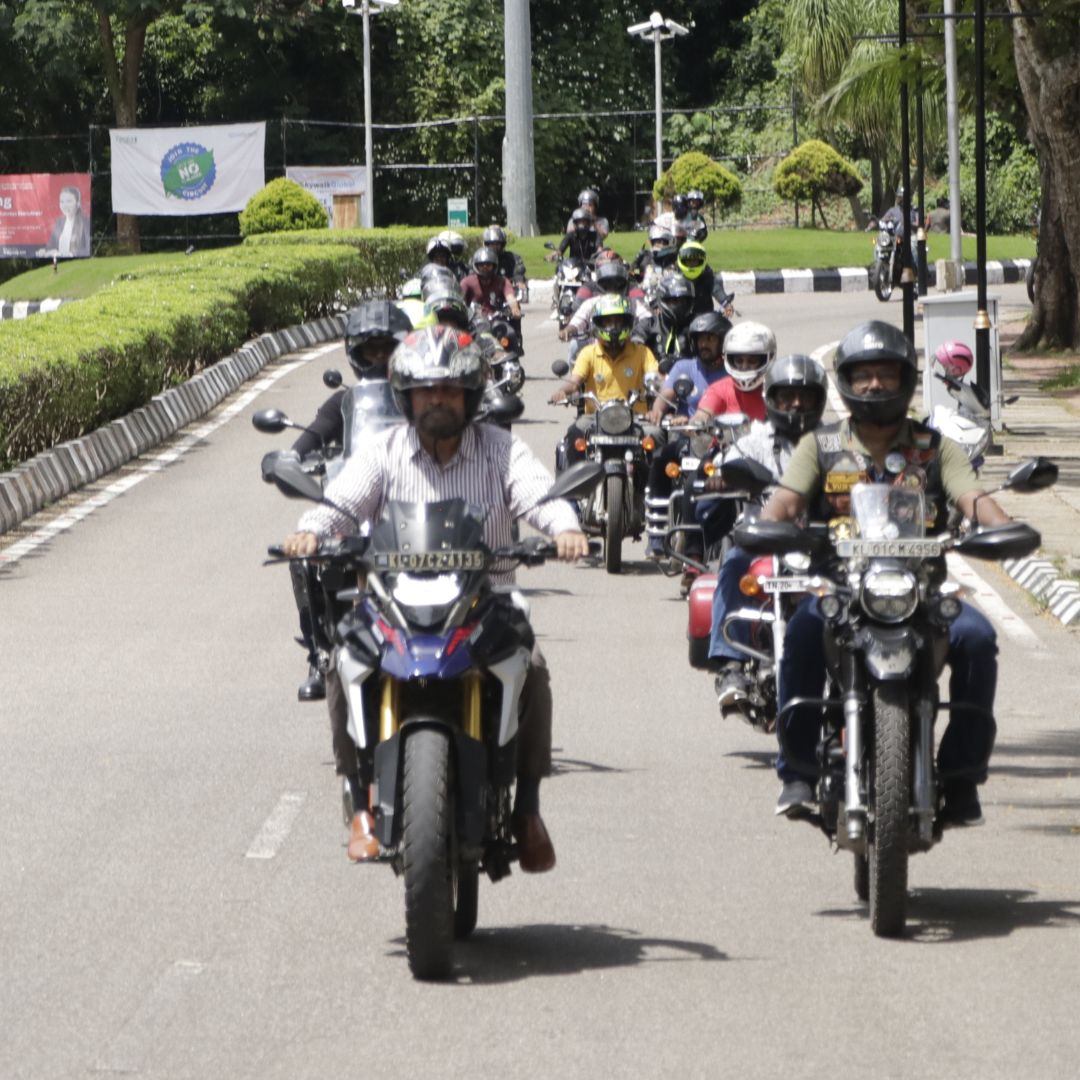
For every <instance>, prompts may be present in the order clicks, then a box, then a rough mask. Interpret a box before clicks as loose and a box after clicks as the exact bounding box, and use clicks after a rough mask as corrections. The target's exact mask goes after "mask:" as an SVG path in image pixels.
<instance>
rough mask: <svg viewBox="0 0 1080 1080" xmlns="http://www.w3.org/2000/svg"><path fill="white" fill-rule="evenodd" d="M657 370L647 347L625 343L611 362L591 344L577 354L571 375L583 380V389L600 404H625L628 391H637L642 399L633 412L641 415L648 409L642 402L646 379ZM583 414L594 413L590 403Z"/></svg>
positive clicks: (594, 342)
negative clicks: (612, 401)
mask: <svg viewBox="0 0 1080 1080" xmlns="http://www.w3.org/2000/svg"><path fill="white" fill-rule="evenodd" d="M659 370H660V367H659V365H658V364H657V362H656V357H655V356H653V353H652V349H650V348H649V347H648V346H647V345H638V344H637V342H634V341H628V342H627V343H626V344H625V345H624V346H623V348H622V352H620V353H619V355H618V356H616V357H614V358H612V357H610V356H608V354H607V353H606V352H604V349H603V347H602V346H601V344H600V342H598V341H593V342H590V343H589V344H588V345H586V346H585V348H583V349H582V350H581V352H579V353H578V355H577V360H575V361H574V371H573V374H574V375H575V376H576V377H577V378H580V379H584V380H585V386H584V389H585V390H587V391H591V392H592V393H594V394H595V395H596V396H597V397H598V398H599V399H600V400H601V401H611V400H612V399H614V398H619V399H620V400H622V401H625V400H626V399H627V398H629V397H630V393H631V391H633V390H637V392H638V393H639V394H642V395H643V396H642V397H641V398H640V399H639V400H638V401H637V402H635V404H634V412H636V413H643V412H645V411H646V409H647V407H648V406H647V404H646V401H645V398H644V392H645V376H646V375H647V374H648V373H649V372H650V371H659ZM585 411H586V412H590V413H591V412H595V411H596V409H595V407H594V406H593V404H592V402H589V403H587V404H586V406H585Z"/></svg>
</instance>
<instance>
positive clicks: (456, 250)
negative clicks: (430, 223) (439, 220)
mask: <svg viewBox="0 0 1080 1080" xmlns="http://www.w3.org/2000/svg"><path fill="white" fill-rule="evenodd" d="M439 239H441V240H444V241H445V242H446V245H447V247H449V248H450V264H449V265H450V269H451V270H453V271H454V277H456V278H457V279H458V281H461V279H462V278H463V277H465V275H466V274H467V273H468V272H469V264H468V263H467V262H465V259H464V255H465V237H464V236H462V235H461V233H459V232H454V230H453V229H443V231H442V232H441V233H439Z"/></svg>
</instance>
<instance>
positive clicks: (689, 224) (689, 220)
mask: <svg viewBox="0 0 1080 1080" xmlns="http://www.w3.org/2000/svg"><path fill="white" fill-rule="evenodd" d="M686 205H687V208H688V209H687V211H686V217H684V218H683V226H684V228H685V229H686V235H687V238H688V239H690V240H697V241H698V242H699V243H704V241H705V237H706V236H708V235H709V227H708V225H707V224H706V222H705V214H704V213H703V210H704V207H705V192H704V191H702V190H701V189H700V188H691V189H690V190H689V191H688V192H687V193H686Z"/></svg>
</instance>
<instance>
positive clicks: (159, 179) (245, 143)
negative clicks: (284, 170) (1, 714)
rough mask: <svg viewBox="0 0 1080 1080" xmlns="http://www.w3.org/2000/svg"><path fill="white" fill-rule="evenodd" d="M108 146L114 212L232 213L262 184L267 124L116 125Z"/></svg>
mask: <svg viewBox="0 0 1080 1080" xmlns="http://www.w3.org/2000/svg"><path fill="white" fill-rule="evenodd" d="M109 142H110V145H111V146H112V204H113V212H114V213H117V214H154V215H160V216H164V217H188V216H192V215H195V214H232V213H237V212H239V211H240V210H243V209H244V207H245V206H246V205H247V202H248V199H250V198H251V196H252V195H254V194H255V193H256V192H257V191H261V190H262V189H263V187H264V186H265V184H266V173H265V170H264V169H263V153H264V149H265V145H266V124H265V123H263V122H261V121H260V122H259V123H257V124H223V125H219V126H216V127H185V128H118V129H115V130H110V131H109Z"/></svg>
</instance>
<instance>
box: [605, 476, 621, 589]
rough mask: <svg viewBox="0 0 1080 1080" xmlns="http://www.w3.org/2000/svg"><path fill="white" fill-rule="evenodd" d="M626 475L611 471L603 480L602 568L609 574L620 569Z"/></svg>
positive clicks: (615, 572)
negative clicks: (604, 510)
mask: <svg viewBox="0 0 1080 1080" xmlns="http://www.w3.org/2000/svg"><path fill="white" fill-rule="evenodd" d="M625 492H626V477H625V476H620V475H619V474H618V473H613V474H612V475H611V476H609V477H608V478H607V480H605V481H604V498H605V504H606V509H607V522H606V524H605V526H604V569H605V570H607V572H608V573H609V574H617V573H619V572H620V571H621V570H622V542H623V534H624V533H625V532H626V521H625V513H626V499H625Z"/></svg>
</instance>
